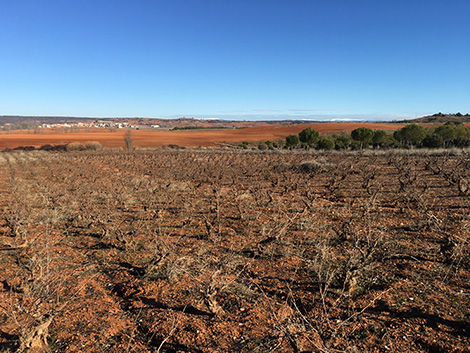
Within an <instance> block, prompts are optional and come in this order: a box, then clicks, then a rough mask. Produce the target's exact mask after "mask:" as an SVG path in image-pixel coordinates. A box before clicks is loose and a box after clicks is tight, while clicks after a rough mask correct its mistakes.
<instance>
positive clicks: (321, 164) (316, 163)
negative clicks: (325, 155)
mask: <svg viewBox="0 0 470 353" xmlns="http://www.w3.org/2000/svg"><path fill="white" fill-rule="evenodd" d="M331 167H332V164H331V163H328V162H327V161H326V160H324V159H315V160H311V161H303V162H301V163H300V164H297V165H294V166H293V169H294V170H296V171H298V172H301V173H313V174H318V173H326V172H327V171H329V170H330V169H331Z"/></svg>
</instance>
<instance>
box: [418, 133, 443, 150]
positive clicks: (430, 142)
mask: <svg viewBox="0 0 470 353" xmlns="http://www.w3.org/2000/svg"><path fill="white" fill-rule="evenodd" d="M443 144H444V140H443V139H442V137H441V136H439V135H437V134H429V135H427V136H426V137H425V138H424V139H423V147H427V148H439V147H442V145H443Z"/></svg>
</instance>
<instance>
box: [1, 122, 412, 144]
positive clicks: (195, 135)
mask: <svg viewBox="0 0 470 353" xmlns="http://www.w3.org/2000/svg"><path fill="white" fill-rule="evenodd" d="M361 126H366V127H370V128H372V129H375V130H396V129H399V128H401V127H402V126H403V125H397V124H388V123H383V124H378V123H377V124H376V123H321V124H305V125H304V124H302V125H290V126H286V125H279V126H271V125H269V126H265V127H249V128H243V129H233V130H232V129H228V130H187V131H151V130H133V132H132V133H133V137H134V145H135V146H136V147H141V148H157V147H162V146H166V145H178V146H183V147H214V146H216V145H217V143H224V142H225V143H237V142H242V141H248V142H256V141H266V140H271V141H274V140H278V139H281V138H285V137H286V136H287V135H289V134H298V133H299V132H300V131H302V130H303V129H306V128H307V127H311V128H312V129H315V130H317V131H319V132H320V133H322V134H324V133H337V132H341V131H352V130H354V129H356V128H358V127H361ZM125 134H126V131H125V130H116V131H113V132H109V131H107V130H104V129H103V130H102V131H100V130H95V131H93V132H79V133H78V132H69V133H59V132H54V131H47V130H46V131H45V132H42V133H33V132H31V133H20V132H13V133H8V134H7V133H5V132H4V133H1V134H0V150H2V149H5V148H16V147H19V146H34V147H40V146H43V145H46V144H52V145H58V144H66V143H69V142H81V143H84V142H87V141H97V142H99V143H101V144H102V145H103V146H107V147H125V143H124V135H125Z"/></svg>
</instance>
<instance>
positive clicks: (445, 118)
mask: <svg viewBox="0 0 470 353" xmlns="http://www.w3.org/2000/svg"><path fill="white" fill-rule="evenodd" d="M395 122H396V123H400V124H403V123H418V124H445V123H449V122H453V123H465V124H470V115H469V114H465V115H464V114H461V113H456V114H443V113H437V114H434V115H429V116H423V117H422V118H417V119H413V120H401V121H395Z"/></svg>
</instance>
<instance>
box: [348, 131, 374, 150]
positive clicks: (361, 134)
mask: <svg viewBox="0 0 470 353" xmlns="http://www.w3.org/2000/svg"><path fill="white" fill-rule="evenodd" d="M373 137H374V130H372V129H369V128H368V127H359V128H357V129H355V130H353V131H351V138H352V139H353V140H355V141H359V142H360V143H361V148H364V146H367V145H368V144H369V143H371V141H372V138H373Z"/></svg>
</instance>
